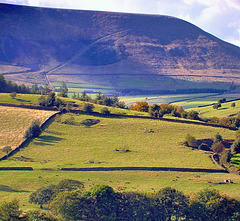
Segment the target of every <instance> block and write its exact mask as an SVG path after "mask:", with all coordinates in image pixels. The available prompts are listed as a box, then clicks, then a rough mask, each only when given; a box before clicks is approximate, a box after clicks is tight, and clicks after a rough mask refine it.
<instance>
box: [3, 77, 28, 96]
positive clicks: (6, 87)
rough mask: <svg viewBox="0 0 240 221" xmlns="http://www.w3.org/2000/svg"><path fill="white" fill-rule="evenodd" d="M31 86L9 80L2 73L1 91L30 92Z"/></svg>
mask: <svg viewBox="0 0 240 221" xmlns="http://www.w3.org/2000/svg"><path fill="white" fill-rule="evenodd" d="M30 91H31V90H30V88H29V87H28V86H26V85H25V84H21V85H18V84H16V83H14V82H13V81H7V80H6V79H5V77H4V75H3V74H0V93H11V92H16V93H23V94H28V93H30Z"/></svg>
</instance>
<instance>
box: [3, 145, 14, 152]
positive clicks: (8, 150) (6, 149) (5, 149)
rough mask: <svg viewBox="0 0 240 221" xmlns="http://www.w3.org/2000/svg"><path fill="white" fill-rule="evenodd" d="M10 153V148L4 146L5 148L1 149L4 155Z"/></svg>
mask: <svg viewBox="0 0 240 221" xmlns="http://www.w3.org/2000/svg"><path fill="white" fill-rule="evenodd" d="M11 151H12V148H11V146H6V147H3V148H2V152H4V153H6V154H8V153H9V152H11Z"/></svg>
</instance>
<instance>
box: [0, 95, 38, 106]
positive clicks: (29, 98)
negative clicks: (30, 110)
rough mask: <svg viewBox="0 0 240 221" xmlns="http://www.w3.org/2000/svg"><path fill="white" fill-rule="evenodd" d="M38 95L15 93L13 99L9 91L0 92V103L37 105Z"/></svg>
mask: <svg viewBox="0 0 240 221" xmlns="http://www.w3.org/2000/svg"><path fill="white" fill-rule="evenodd" d="M40 96H41V95H37V94H17V96H16V98H14V99H13V98H11V97H10V93H0V103H9V104H17V105H22V104H23V105H37V102H38V99H39V97H40Z"/></svg>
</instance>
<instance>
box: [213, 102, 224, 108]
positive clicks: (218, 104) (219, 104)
mask: <svg viewBox="0 0 240 221" xmlns="http://www.w3.org/2000/svg"><path fill="white" fill-rule="evenodd" d="M221 106H222V105H221V103H215V104H214V105H213V109H218V108H219V107H221Z"/></svg>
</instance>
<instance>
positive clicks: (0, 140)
mask: <svg viewBox="0 0 240 221" xmlns="http://www.w3.org/2000/svg"><path fill="white" fill-rule="evenodd" d="M54 113H55V112H53V111H41V110H30V109H24V108H16V107H3V106H0V122H1V127H0V149H1V148H3V147H4V146H11V147H12V149H15V148H16V147H17V146H18V145H19V144H21V143H22V142H23V140H24V138H23V136H24V133H25V131H26V130H27V128H28V127H29V126H30V124H31V123H32V121H33V120H39V121H40V122H41V123H43V122H44V121H45V120H46V119H47V118H49V117H50V116H51V115H52V114H54ZM1 154H2V155H3V153H2V152H1ZM0 156H1V155H0Z"/></svg>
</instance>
